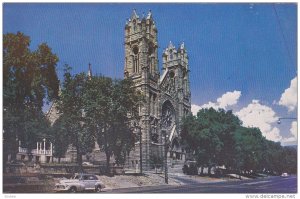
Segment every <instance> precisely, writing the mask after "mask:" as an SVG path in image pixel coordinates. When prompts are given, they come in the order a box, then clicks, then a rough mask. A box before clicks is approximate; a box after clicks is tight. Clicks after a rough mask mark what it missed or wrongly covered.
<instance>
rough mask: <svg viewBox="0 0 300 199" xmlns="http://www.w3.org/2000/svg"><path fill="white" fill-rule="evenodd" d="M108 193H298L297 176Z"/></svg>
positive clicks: (188, 184) (186, 184) (154, 187)
mask: <svg viewBox="0 0 300 199" xmlns="http://www.w3.org/2000/svg"><path fill="white" fill-rule="evenodd" d="M108 193H297V176H289V177H285V178H283V177H279V176H276V177H268V178H260V179H254V180H242V181H226V182H218V183H194V182H189V181H186V182H185V185H183V186H169V185H166V186H152V187H137V188H126V189H117V190H111V191H109V192H108Z"/></svg>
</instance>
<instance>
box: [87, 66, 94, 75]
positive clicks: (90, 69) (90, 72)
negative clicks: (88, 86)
mask: <svg viewBox="0 0 300 199" xmlns="http://www.w3.org/2000/svg"><path fill="white" fill-rule="evenodd" d="M91 66H92V65H91V63H89V70H88V74H87V75H88V77H89V79H90V78H91V77H92V76H93V74H92V67H91Z"/></svg>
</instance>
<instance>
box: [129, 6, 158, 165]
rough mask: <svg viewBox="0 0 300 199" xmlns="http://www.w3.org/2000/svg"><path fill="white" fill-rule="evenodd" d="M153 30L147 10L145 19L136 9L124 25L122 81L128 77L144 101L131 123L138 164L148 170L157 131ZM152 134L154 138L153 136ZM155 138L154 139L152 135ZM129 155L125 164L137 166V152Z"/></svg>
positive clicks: (156, 65) (154, 32)
mask: <svg viewBox="0 0 300 199" xmlns="http://www.w3.org/2000/svg"><path fill="white" fill-rule="evenodd" d="M157 49H158V43H157V29H156V26H155V22H154V20H153V17H152V13H151V11H149V13H148V14H147V16H142V17H140V16H139V15H138V14H137V13H136V10H135V9H134V10H133V13H132V15H131V17H130V19H128V20H127V22H126V25H125V67H124V76H125V78H132V80H133V81H134V82H135V87H136V89H137V90H138V91H140V92H141V94H142V95H144V97H145V100H146V102H144V103H143V104H141V105H140V109H139V116H140V120H139V121H135V123H136V124H138V126H139V127H140V128H141V133H142V138H141V139H142V140H141V142H142V143H141V144H142V165H143V168H144V169H148V168H149V167H150V165H149V162H150V161H149V160H150V154H151V150H152V139H153V138H154V137H155V134H157V131H158V99H159V86H158V82H159V77H160V74H159V70H158V52H157ZM153 135H154V136H153ZM156 137H157V136H156ZM134 153H136V154H135V155H133V156H131V160H129V163H128V164H129V165H130V164H131V166H134V165H133V164H136V163H137V162H138V164H140V162H139V158H138V156H139V154H140V152H139V151H137V150H136V151H135V152H134ZM134 156H135V157H134Z"/></svg>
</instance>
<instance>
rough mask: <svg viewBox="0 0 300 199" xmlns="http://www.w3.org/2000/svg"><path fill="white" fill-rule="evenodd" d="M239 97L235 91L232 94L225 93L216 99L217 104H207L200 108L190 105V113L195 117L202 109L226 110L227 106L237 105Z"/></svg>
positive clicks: (239, 92)
mask: <svg viewBox="0 0 300 199" xmlns="http://www.w3.org/2000/svg"><path fill="white" fill-rule="evenodd" d="M240 97H241V91H236V90H235V91H233V92H226V93H225V94H223V95H222V96H221V97H219V98H218V99H217V102H208V103H207V104H203V105H202V106H199V105H196V104H192V107H191V108H192V113H193V115H197V113H198V111H199V110H200V109H204V108H214V109H216V110H217V109H219V108H223V109H226V108H227V107H229V106H232V105H235V104H237V102H238V100H239V98H240Z"/></svg>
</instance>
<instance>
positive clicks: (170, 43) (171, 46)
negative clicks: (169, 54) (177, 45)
mask: <svg viewBox="0 0 300 199" xmlns="http://www.w3.org/2000/svg"><path fill="white" fill-rule="evenodd" d="M168 48H169V49H170V48H174V45H173V43H172V42H171V41H170V42H169V46H168Z"/></svg>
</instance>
